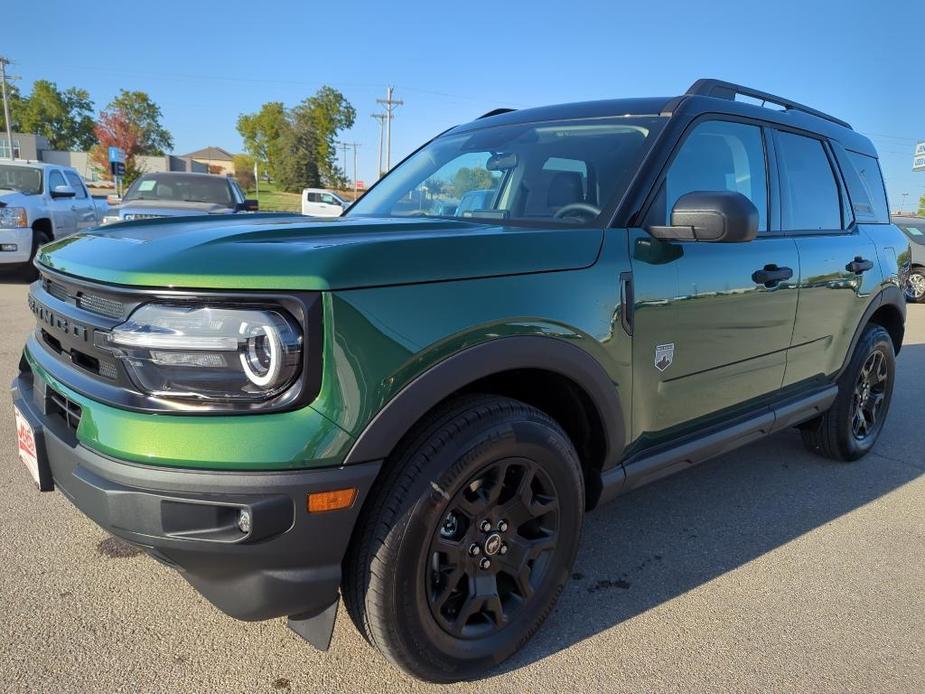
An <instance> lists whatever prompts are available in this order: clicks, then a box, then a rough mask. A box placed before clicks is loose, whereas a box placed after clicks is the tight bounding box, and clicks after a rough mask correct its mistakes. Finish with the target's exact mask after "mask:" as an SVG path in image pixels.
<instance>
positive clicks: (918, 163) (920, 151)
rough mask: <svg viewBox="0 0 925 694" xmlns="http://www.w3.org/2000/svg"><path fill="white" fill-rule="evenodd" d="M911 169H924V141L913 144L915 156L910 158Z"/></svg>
mask: <svg viewBox="0 0 925 694" xmlns="http://www.w3.org/2000/svg"><path fill="white" fill-rule="evenodd" d="M912 170H913V171H925V142H919V143H918V144H917V145H916V146H915V156H914V158H913V159H912Z"/></svg>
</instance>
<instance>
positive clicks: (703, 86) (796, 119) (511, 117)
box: [452, 79, 877, 157]
mask: <svg viewBox="0 0 925 694" xmlns="http://www.w3.org/2000/svg"><path fill="white" fill-rule="evenodd" d="M738 94H741V95H743V96H746V97H749V98H752V99H755V100H759V101H764V102H766V103H770V104H773V105H775V106H777V107H778V108H768V107H766V106H763V105H759V104H755V103H748V102H743V101H736V100H735V96H736V95H738ZM701 113H726V114H732V115H740V116H743V117H748V118H755V119H758V120H763V121H767V122H770V123H775V124H778V125H782V126H785V127H791V128H796V129H798V130H804V131H807V132H811V133H816V134H818V135H823V136H825V137H827V138H830V139H832V140H835V141H837V142H840V143H841V144H842V146H844V147H845V149H849V150H852V151H855V152H860V153H862V154H866V155H868V156H873V157H876V156H877V151H876V149H875V148H874V146H873V144H872V143H871V141H870V140H869V139H868V138H866V137H864V136H863V135H861V134H860V133H858V132H856V131H854V130H852V129H851V126H850V125H849V124H848V123H846V122H845V121H843V120H841V119H839V118H836V117H834V116H830V115H828V114H826V113H823V112H822V111H818V110H816V109H814V108H811V107H809V106H804V105H803V104H800V103H798V102H795V101H791V100H789V99H786V98H784V97H778V96H775V95H773V94H769V93H767V92H761V91H758V90H756V89H752V88H750V87H743V86H741V85H736V84H733V83H731V82H724V81H721V80H712V79H704V80H697V82H695V83H694V84H692V85H691V87H690V88H689V89H688V90H687V92H686V93H684V94H682V95H681V96H674V97H647V98H638V99H605V100H602V101H583V102H578V103H570V104H558V105H554V106H540V107H538V108H526V109H518V110H509V109H495V110H494V111H490V112H489V113H487V114H485V115H484V116H483V117H481V118H478V119H476V120H474V121H472V122H471V123H466V124H463V125H460V126H457V127H455V128H453V129H452V132H466V131H469V130H475V129H478V128H484V127H487V126H489V125H492V126H493V125H515V124H521V123H534V122H543V121H554V120H570V119H573V118H575V119H577V118H602V117H606V116H612V117H617V116H645V115H658V116H665V117H668V116H674V115H686V116H695V115H699V114H701Z"/></svg>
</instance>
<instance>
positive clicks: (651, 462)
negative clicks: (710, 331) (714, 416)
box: [599, 385, 838, 504]
mask: <svg viewBox="0 0 925 694" xmlns="http://www.w3.org/2000/svg"><path fill="white" fill-rule="evenodd" d="M837 396H838V386H836V385H831V386H827V387H826V388H824V389H822V390H819V391H816V392H815V393H812V394H811V395H808V396H806V397H803V398H800V399H799V400H791V401H788V402H786V403H782V404H780V405H774V406H771V407H768V408H766V409H764V410H761V411H759V412H758V413H756V414H755V415H753V416H751V417H749V418H748V419H745V420H744V421H739V422H737V423H735V424H732V425H730V426H727V427H724V428H721V429H718V430H713V431H711V432H709V433H707V434H704V435H700V436H696V437H694V438H687V439H685V440H684V441H683V442H681V443H679V444H677V445H673V446H670V447H668V448H664V447H662V448H660V449H659V450H657V451H655V452H653V453H648V454H645V453H644V454H643V455H642V456H641V457H639V458H635V459H632V460H630V461H626V462H625V463H624V465H622V466H616V467H614V468H612V469H610V470H608V471H606V472H604V473H603V474H602V475H601V484H602V489H601V496H600V501H599V503H601V504H602V503H605V502H607V501H610V500H612V499H614V498H615V497H617V496H619V495H620V494H623V493H626V492H628V491H630V490H631V489H636V488H637V487H641V486H643V485H646V484H648V483H649V482H654V481H655V480H658V479H661V478H662V477H667V476H668V475H671V474H673V473H675V472H679V471H681V470H685V469H687V468H688V467H691V466H692V465H697V464H698V463H702V462H704V461H705V460H709V459H710V458H715V457H716V456H719V455H722V454H723V453H727V452H728V451H731V450H734V449H736V448H739V447H740V446H745V445H746V444H749V443H751V442H753V441H757V440H758V439H761V438H764V437H765V436H768V435H769V434H773V433H775V432H778V431H781V430H782V429H787V428H789V427H792V426H796V425H797V424H802V423H803V422H806V421H808V420H810V419H812V418H813V417H817V416H819V415H820V414H822V413H823V412H825V411H826V410H828V409H829V408H830V407H831V406H832V403H833V402H834V401H835V398H836V397H837Z"/></svg>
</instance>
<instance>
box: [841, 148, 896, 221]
mask: <svg viewBox="0 0 925 694" xmlns="http://www.w3.org/2000/svg"><path fill="white" fill-rule="evenodd" d="M848 162H849V166H848V167H845V168H848V169H849V172H848V173H846V174H845V181H846V183H847V185H848V193H849V195H850V196H851V204H852V206H853V207H854V214H855V216H856V217H857V220H858V221H859V222H872V223H875V224H889V222H890V210H889V207H888V206H887V202H886V192H885V191H884V188H883V175H882V174H881V173H880V164H879V163H878V162H877V160H876V159H875V158H874V157H868V156H866V155H864V154H858V153H857V152H848Z"/></svg>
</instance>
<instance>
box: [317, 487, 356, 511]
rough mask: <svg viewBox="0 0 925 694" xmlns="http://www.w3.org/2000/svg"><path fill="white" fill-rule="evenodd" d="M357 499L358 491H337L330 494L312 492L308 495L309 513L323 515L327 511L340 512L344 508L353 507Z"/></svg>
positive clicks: (353, 489)
mask: <svg viewBox="0 0 925 694" xmlns="http://www.w3.org/2000/svg"><path fill="white" fill-rule="evenodd" d="M356 498H357V490H356V489H355V488H350V489H335V490H334V491H330V492H312V493H311V494H309V495H308V512H309V513H323V512H325V511H339V510H340V509H342V508H350V507H351V506H353V502H354V500H355V499H356Z"/></svg>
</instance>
